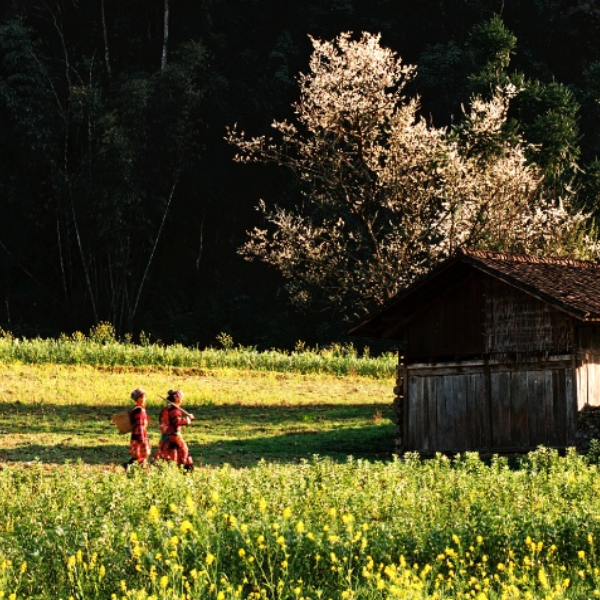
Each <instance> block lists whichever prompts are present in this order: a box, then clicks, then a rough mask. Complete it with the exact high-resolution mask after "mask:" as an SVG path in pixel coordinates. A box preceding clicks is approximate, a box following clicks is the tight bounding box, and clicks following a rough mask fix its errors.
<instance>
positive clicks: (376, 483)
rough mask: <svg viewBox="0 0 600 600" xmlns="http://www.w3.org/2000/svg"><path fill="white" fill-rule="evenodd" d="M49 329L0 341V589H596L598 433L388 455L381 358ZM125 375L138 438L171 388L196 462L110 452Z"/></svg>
mask: <svg viewBox="0 0 600 600" xmlns="http://www.w3.org/2000/svg"><path fill="white" fill-rule="evenodd" d="M3 343H4V346H3ZM61 344H62V346H61V351H60V352H61V356H62V362H61V361H58V362H52V361H51V360H48V358H49V356H50V355H51V354H52V352H54V350H53V345H52V343H51V342H47V341H40V342H33V343H32V344H31V345H30V346H29V347H28V348H26V349H25V350H26V351H25V352H24V353H23V354H21V356H20V358H18V359H17V358H16V357H15V352H16V351H17V350H18V351H19V352H21V350H22V348H15V346H21V347H23V346H26V343H24V342H23V341H18V342H16V341H15V340H13V339H10V338H6V337H5V338H4V340H3V339H2V338H1V337H0V355H2V356H3V357H4V359H3V361H2V362H0V441H1V442H2V443H1V444H0V483H1V489H2V494H0V599H9V600H19V599H21V598H23V599H25V598H31V599H36V600H51V599H52V600H71V599H73V600H125V599H134V600H192V599H210V600H318V599H331V600H389V599H393V598H397V599H399V600H433V599H435V600H443V599H448V600H450V599H453V600H454V599H465V600H466V599H475V600H521V599H529V600H537V599H544V600H551V599H556V600H558V599H573V600H575V599H577V600H583V599H590V598H595V597H600V558H599V557H600V473H599V471H598V464H599V463H600V452H599V451H598V450H599V446H598V444H595V443H594V444H593V445H592V451H591V452H590V454H589V455H588V456H579V455H577V454H576V453H575V452H574V451H573V452H571V451H569V452H567V454H566V455H565V456H559V454H558V453H557V452H555V451H553V450H549V449H546V448H540V449H538V450H537V451H536V452H532V453H530V454H528V455H527V456H524V457H522V459H520V460H519V461H513V462H511V463H509V462H508V460H507V459H506V458H503V457H494V458H493V459H491V460H489V461H486V462H484V461H482V460H481V459H480V458H479V457H478V456H477V455H476V454H465V455H462V456H457V457H452V458H448V457H444V456H437V457H435V458H433V459H430V460H422V459H420V458H419V457H417V456H413V455H406V456H403V457H401V458H398V457H394V456H393V454H392V450H393V429H394V426H393V424H392V423H391V421H390V417H391V409H390V403H391V400H392V388H393V377H392V373H393V368H392V369H390V366H389V364H387V363H386V361H383V362H377V361H373V360H372V359H370V358H367V359H361V358H359V357H356V356H354V355H351V356H346V357H344V356H341V357H340V356H339V355H338V356H333V355H331V356H325V358H323V355H322V354H320V355H318V356H315V353H312V355H310V356H308V357H305V356H302V355H301V353H298V354H297V355H296V356H293V357H290V355H284V356H282V357H278V356H276V355H275V354H276V353H270V355H269V356H266V357H265V356H261V355H259V354H257V353H256V352H254V351H252V352H250V353H249V355H248V356H245V355H244V353H243V351H242V350H241V349H238V350H236V352H237V355H236V356H233V357H228V356H227V352H221V353H220V354H219V353H212V354H210V355H207V356H210V360H213V358H214V357H215V356H218V358H219V364H220V366H219V367H212V368H208V367H206V364H203V365H201V364H200V363H201V360H204V359H205V358H206V356H205V357H204V358H200V357H199V355H198V353H196V354H194V353H191V354H188V353H187V352H183V351H181V349H178V350H177V352H180V353H181V354H182V356H183V355H184V354H185V356H186V357H187V358H186V359H185V360H186V361H188V360H190V361H191V362H192V363H194V362H195V364H186V365H185V366H175V365H173V364H167V365H165V364H164V357H165V356H166V355H168V353H169V350H168V349H164V348H156V352H157V353H158V354H153V353H152V352H150V351H149V350H148V349H147V348H146V349H145V350H144V352H147V353H148V354H146V357H147V358H146V362H147V363H148V364H145V365H140V364H128V365H116V364H111V362H114V360H113V358H114V356H117V355H120V354H122V353H123V352H125V351H126V352H129V351H130V350H131V351H132V353H135V352H136V351H137V350H135V349H133V350H132V349H131V347H130V346H126V347H125V348H121V347H118V346H119V345H118V344H116V343H113V342H110V343H109V344H108V345H107V347H106V352H107V354H106V355H103V354H102V352H103V350H102V348H103V347H104V346H103V345H102V344H101V343H99V342H98V341H92V343H91V344H89V345H88V343H87V342H86V340H80V339H77V340H75V341H74V342H68V341H64V340H63V341H62V342H61ZM69 344H71V346H70V345H69ZM82 349H83V350H82ZM3 352H4V354H3ZM35 355H37V356H38V357H39V362H37V363H36V361H35V360H34V358H35ZM73 356H79V358H81V357H82V356H83V357H87V358H85V360H83V359H82V360H79V359H78V360H76V361H74V360H72V358H73ZM24 357H29V358H27V359H26V360H25V359H24ZM111 357H112V358H111ZM190 357H191V358H190ZM148 358H149V360H148ZM290 358H292V361H295V362H296V364H297V365H298V366H299V368H298V370H294V369H293V368H290V361H289V359H290ZM138 359H139V357H138V358H136V361H138ZM329 359H332V362H331V364H330V363H329V362H328V360H329ZM249 360H251V361H253V362H254V364H255V365H256V366H257V368H255V369H249V368H247V363H248V361H249ZM361 360H366V362H365V364H364V365H363V364H362V363H361V362H360V361H361ZM386 360H387V359H386ZM169 361H170V362H171V363H172V362H173V361H172V360H171V359H169ZM182 361H183V359H182ZM369 361H370V362H369ZM388 362H389V361H388ZM88 363H92V364H88ZM234 364H235V365H237V366H233V365H234ZM244 364H246V367H244V368H242V366H241V365H244ZM259 365H260V366H259ZM267 365H270V367H269V368H267ZM300 365H301V366H300ZM315 365H320V366H319V368H315ZM361 370H362V371H361ZM359 372H362V373H363V374H362V375H359V374H358V373H359ZM364 373H369V375H366V374H364ZM139 385H141V386H144V387H145V388H146V390H147V391H148V394H149V407H148V410H149V413H150V415H151V417H152V419H153V423H152V424H151V434H152V438H153V441H154V443H155V444H156V442H157V438H158V433H157V431H158V430H157V426H156V420H157V415H158V411H159V409H160V407H161V406H162V400H161V398H160V396H161V395H164V394H165V393H166V391H167V390H168V389H170V388H181V389H183V390H184V392H185V394H186V397H185V400H184V406H185V408H186V409H187V410H190V411H191V412H193V413H194V414H195V415H196V417H197V420H196V421H195V422H194V423H193V424H192V425H191V426H189V427H187V428H186V439H187V440H188V442H189V444H190V447H191V450H192V454H193V455H194V458H195V460H196V463H197V464H198V465H199V466H198V468H197V469H196V470H195V471H194V472H192V473H185V472H182V471H180V470H179V469H177V468H176V467H173V466H172V465H165V464H157V465H154V466H152V467H151V468H148V469H141V468H137V467H136V468H134V469H132V470H131V471H130V472H128V473H126V472H124V471H123V470H122V468H121V467H120V466H119V465H120V463H121V462H122V461H123V460H125V459H126V458H127V445H128V441H129V440H128V436H120V435H119V434H118V432H117V430H116V428H115V426H114V425H113V424H112V423H111V422H110V421H109V417H110V415H111V414H113V413H114V412H117V411H119V410H122V409H123V408H125V407H128V406H131V400H130V399H129V394H130V392H131V390H132V389H133V388H135V387H137V386H139Z"/></svg>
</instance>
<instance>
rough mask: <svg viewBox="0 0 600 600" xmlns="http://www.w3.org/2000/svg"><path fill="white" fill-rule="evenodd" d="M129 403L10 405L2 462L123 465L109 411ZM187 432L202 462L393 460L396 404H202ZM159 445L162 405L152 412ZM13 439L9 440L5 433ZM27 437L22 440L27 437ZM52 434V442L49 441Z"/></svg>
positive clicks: (2, 420)
mask: <svg viewBox="0 0 600 600" xmlns="http://www.w3.org/2000/svg"><path fill="white" fill-rule="evenodd" d="M122 410H124V407H123V406H101V407H91V406H89V405H87V404H79V405H69V406H63V405H51V404H38V405H25V404H18V403H15V404H4V405H3V406H2V411H1V415H0V461H1V462H4V461H6V462H29V461H33V460H39V461H41V462H49V463H50V462H51V463H59V464H62V463H65V462H67V461H71V462H76V461H79V460H81V461H82V462H84V463H86V464H92V465H107V464H119V463H121V462H123V461H124V460H126V459H127V458H128V455H127V447H128V444H129V435H122V436H119V435H118V434H117V432H116V428H115V426H114V424H113V423H112V422H110V420H109V419H110V415H112V414H114V413H116V412H120V411H122ZM188 410H190V411H193V412H194V414H195V415H196V421H194V423H193V424H192V425H191V426H189V427H187V428H186V429H185V430H184V431H185V433H184V436H185V438H186V440H187V442H188V444H189V446H190V450H191V453H192V455H193V457H194V460H195V461H196V462H197V463H200V464H205V465H211V466H218V465H220V464H223V463H228V464H230V465H232V466H251V465H253V464H256V463H257V462H258V461H260V460H263V459H264V460H267V461H269V462H281V463H296V462H299V461H301V460H302V459H310V458H311V457H312V456H314V455H319V456H327V457H331V458H332V459H334V460H342V461H345V460H346V459H347V457H348V456H350V455H351V456H353V457H355V458H364V459H368V460H387V459H389V458H391V456H392V454H393V450H394V426H393V424H392V423H391V422H390V418H389V417H390V416H391V409H390V408H389V407H388V406H385V405H381V404H361V405H355V404H349V405H339V404H318V405H315V404H311V405H268V406H265V405H245V404H226V405H202V406H193V407H189V408H188ZM148 412H149V415H150V418H151V426H150V436H151V441H152V443H153V450H155V449H156V447H157V444H158V437H159V434H158V412H159V408H156V407H151V408H149V410H148ZM15 434H16V436H18V437H13V440H14V443H12V444H8V443H6V444H3V443H2V437H4V436H7V437H6V439H7V440H9V439H10V438H11V436H14V435H15ZM22 438H24V439H22ZM48 440H51V441H48Z"/></svg>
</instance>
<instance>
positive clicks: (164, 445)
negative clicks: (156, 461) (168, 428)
mask: <svg viewBox="0 0 600 600" xmlns="http://www.w3.org/2000/svg"><path fill="white" fill-rule="evenodd" d="M156 458H162V459H164V460H169V461H173V462H176V463H177V464H178V465H192V464H193V462H194V461H193V460H192V457H191V456H190V449H189V448H188V445H187V444H186V443H185V440H184V439H183V438H182V437H181V436H180V435H173V434H165V433H164V434H163V435H161V437H160V442H159V443H158V452H157V453H156Z"/></svg>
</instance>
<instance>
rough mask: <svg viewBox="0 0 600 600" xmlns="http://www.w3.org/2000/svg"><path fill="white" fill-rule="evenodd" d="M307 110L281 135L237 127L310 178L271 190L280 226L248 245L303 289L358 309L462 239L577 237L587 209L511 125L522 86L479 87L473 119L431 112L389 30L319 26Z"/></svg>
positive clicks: (489, 243)
mask: <svg viewBox="0 0 600 600" xmlns="http://www.w3.org/2000/svg"><path fill="white" fill-rule="evenodd" d="M312 41H313V47H314V50H313V54H312V56H311V59H310V69H309V72H308V73H307V74H303V75H301V76H300V78H299V85H300V100H299V101H298V103H297V104H295V106H294V112H295V114H296V119H295V120H294V121H293V122H292V121H276V122H274V123H273V128H274V129H275V132H276V135H277V138H276V139H275V138H271V137H266V136H261V137H254V138H252V137H248V136H246V135H245V134H244V133H240V132H238V131H237V129H236V128H233V129H231V130H230V132H229V141H230V142H231V143H232V144H234V145H235V146H236V147H237V149H238V151H239V153H238V155H237V160H238V161H240V162H261V163H268V162H272V163H275V164H277V165H281V166H284V167H286V168H288V169H290V170H291V171H292V172H293V173H294V174H295V175H296V176H297V177H298V179H299V180H300V181H301V182H302V184H303V186H304V195H303V201H302V203H301V204H299V205H298V206H296V207H292V208H282V207H277V206H275V208H272V209H271V208H267V205H266V203H264V202H263V203H261V205H260V207H261V211H262V212H263V214H264V216H265V219H266V221H267V223H269V225H270V227H269V228H267V229H255V230H253V231H252V232H250V237H249V240H248V242H247V243H246V244H245V245H244V246H243V248H242V249H241V252H242V253H243V254H244V255H245V256H247V257H248V258H251V259H255V258H258V259H260V260H262V261H264V262H266V263H268V264H271V265H273V266H274V267H276V268H277V269H279V270H280V271H281V272H282V273H283V275H284V276H285V278H286V280H287V282H288V288H289V289H290V291H291V293H292V297H293V299H294V300H295V301H296V302H298V303H314V304H315V305H318V304H319V303H322V305H324V306H335V307H337V308H338V309H339V310H341V311H342V312H343V313H344V314H346V315H348V316H350V315H353V314H357V313H360V312H362V311H364V310H366V309H367V308H368V307H370V306H372V305H373V303H375V304H381V303H383V302H385V301H386V300H387V299H388V298H389V297H390V296H391V295H393V294H394V293H395V292H396V291H397V290H398V288H399V287H400V286H402V285H404V284H406V283H408V282H409V281H411V280H412V279H413V278H414V277H415V276H417V275H418V274H419V273H422V272H423V271H424V270H425V269H428V268H429V267H431V265H433V264H435V263H436V262H437V261H438V260H440V259H442V258H444V257H446V256H448V255H449V254H451V253H452V252H453V251H454V250H455V249H456V248H458V247H460V246H463V245H468V246H476V247H486V248H496V249H503V250H510V251H528V252H538V251H543V252H555V253H564V252H569V251H573V250H574V247H573V244H574V240H575V239H576V238H577V233H578V231H579V229H580V227H581V224H582V221H583V216H582V215H580V214H578V213H570V212H569V211H568V210H567V209H568V207H567V206H566V202H565V203H564V204H562V205H560V206H554V204H553V202H552V199H551V198H547V197H546V196H545V195H544V188H543V186H542V185H540V184H541V181H542V173H541V171H540V169H539V168H538V167H537V165H535V164H534V163H528V161H527V159H526V152H527V151H529V150H530V148H528V147H527V145H526V144H525V143H524V142H523V140H521V139H519V138H518V136H515V137H514V138H513V139H512V140H508V139H507V138H506V136H505V135H504V133H503V128H504V126H505V124H506V121H507V111H508V106H509V100H510V99H511V98H512V97H513V96H514V94H515V93H516V90H514V88H511V87H510V86H509V87H508V88H506V89H505V90H504V91H496V92H495V94H494V95H493V96H492V98H491V99H489V100H486V99H483V98H481V97H474V98H473V99H472V102H471V107H470V109H469V110H468V111H467V113H466V114H465V119H464V122H463V124H462V125H461V127H460V128H459V129H456V130H447V129H445V128H435V127H432V126H428V125H427V124H426V123H425V121H424V120H423V119H421V118H419V116H418V111H419V102H418V98H416V97H409V96H407V95H406V93H405V90H406V86H407V84H408V83H409V82H410V80H411V79H412V77H413V75H414V70H415V69H414V67H412V66H405V65H404V64H403V63H402V61H401V59H400V58H398V57H397V56H396V55H395V53H393V52H392V51H391V50H389V49H387V48H384V47H382V46H381V45H380V39H379V36H375V35H371V34H363V35H362V37H360V39H358V40H356V41H355V40H353V39H352V38H351V35H350V34H342V35H340V36H339V37H338V38H336V39H335V40H334V41H332V42H327V41H320V40H316V39H313V40H312Z"/></svg>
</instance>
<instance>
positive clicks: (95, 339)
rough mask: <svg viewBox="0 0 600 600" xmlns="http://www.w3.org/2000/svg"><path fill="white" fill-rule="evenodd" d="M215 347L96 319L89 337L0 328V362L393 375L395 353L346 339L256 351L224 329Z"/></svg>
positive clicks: (380, 376) (372, 375) (78, 334)
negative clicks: (129, 331) (375, 352)
mask: <svg viewBox="0 0 600 600" xmlns="http://www.w3.org/2000/svg"><path fill="white" fill-rule="evenodd" d="M217 341H218V342H219V343H220V344H221V346H222V347H221V348H212V347H208V348H205V349H200V348H193V347H187V346H183V345H181V344H172V345H164V344H162V343H161V342H160V341H156V342H153V341H151V340H150V337H149V336H148V335H147V334H145V333H144V332H142V333H141V334H140V344H134V343H132V341H131V337H130V336H128V337H127V339H125V340H123V341H118V340H117V339H116V333H115V330H114V327H113V326H112V325H111V324H110V323H99V324H98V325H96V326H95V327H94V328H92V329H91V330H90V334H89V336H85V335H84V334H83V333H81V332H76V333H74V334H73V335H71V336H66V335H61V336H60V337H59V338H57V339H51V338H50V339H43V338H35V339H27V338H18V337H14V336H13V335H12V334H10V333H7V332H4V334H3V335H1V336H0V361H2V362H5V363H14V362H16V361H18V362H23V363H27V364H42V363H46V364H50V363H52V364H62V365H94V366H101V365H118V366H124V367H127V366H132V367H141V366H156V367H183V368H186V367H187V368H205V369H221V368H234V369H251V370H257V371H277V372H284V373H285V372H296V373H305V374H308V373H329V374H334V375H340V376H341V375H359V376H366V377H374V378H377V379H385V378H389V377H391V376H393V374H394V373H395V367H396V362H397V359H396V356H395V355H394V354H393V353H387V354H382V355H381V356H370V354H369V351H366V352H364V353H363V355H360V354H359V352H358V351H357V349H356V348H354V346H353V345H352V344H346V345H344V344H332V345H331V346H327V347H323V348H318V347H316V348H308V347H306V345H305V344H303V343H299V344H298V345H297V350H295V351H293V352H286V351H284V350H276V349H271V350H265V351H259V350H257V349H256V348H252V347H243V346H236V347H234V343H233V338H232V337H231V336H230V335H229V334H226V333H221V334H219V336H217Z"/></svg>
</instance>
